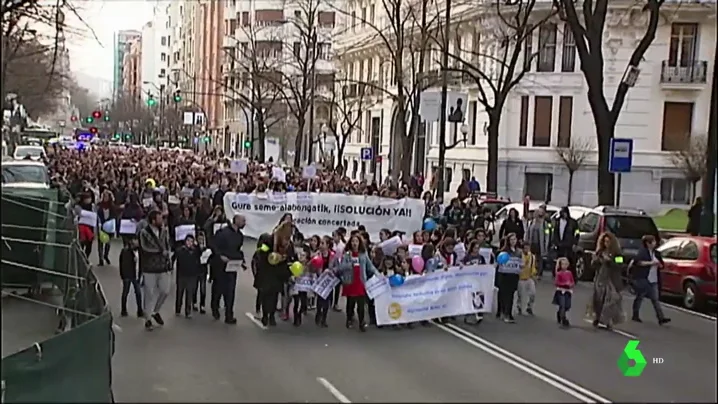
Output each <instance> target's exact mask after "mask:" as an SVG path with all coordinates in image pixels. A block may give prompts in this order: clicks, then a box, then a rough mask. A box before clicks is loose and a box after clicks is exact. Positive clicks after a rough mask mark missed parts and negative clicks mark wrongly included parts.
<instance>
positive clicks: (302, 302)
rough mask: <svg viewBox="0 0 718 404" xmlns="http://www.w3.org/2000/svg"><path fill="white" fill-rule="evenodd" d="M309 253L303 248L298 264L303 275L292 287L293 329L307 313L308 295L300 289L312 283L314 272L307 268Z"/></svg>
mask: <svg viewBox="0 0 718 404" xmlns="http://www.w3.org/2000/svg"><path fill="white" fill-rule="evenodd" d="M310 256H311V251H310V250H309V247H308V246H304V252H303V254H301V255H300V257H299V262H301V263H302V265H304V273H303V274H301V275H300V276H298V277H296V278H294V286H293V288H292V301H293V306H292V311H293V314H294V316H293V324H294V326H295V327H299V326H300V325H302V315H303V314H305V313H306V312H307V303H308V293H309V292H307V291H306V290H304V289H302V287H303V286H304V285H312V283H313V282H314V272H313V270H312V268H310V267H309V259H308V258H309V257H310Z"/></svg>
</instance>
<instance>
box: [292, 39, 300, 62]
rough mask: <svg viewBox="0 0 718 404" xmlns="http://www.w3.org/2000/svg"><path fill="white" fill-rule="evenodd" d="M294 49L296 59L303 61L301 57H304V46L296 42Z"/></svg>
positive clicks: (293, 45)
mask: <svg viewBox="0 0 718 404" xmlns="http://www.w3.org/2000/svg"><path fill="white" fill-rule="evenodd" d="M292 49H293V52H294V57H295V58H297V59H301V57H302V56H301V54H302V45H301V44H300V43H299V42H294V43H293V44H292Z"/></svg>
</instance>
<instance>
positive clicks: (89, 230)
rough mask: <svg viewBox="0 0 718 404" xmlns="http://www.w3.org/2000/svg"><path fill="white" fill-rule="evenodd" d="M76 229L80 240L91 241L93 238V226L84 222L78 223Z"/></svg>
mask: <svg viewBox="0 0 718 404" xmlns="http://www.w3.org/2000/svg"><path fill="white" fill-rule="evenodd" d="M77 231H78V232H79V233H80V241H92V240H94V239H95V229H94V227H91V226H88V225H86V224H78V225H77Z"/></svg>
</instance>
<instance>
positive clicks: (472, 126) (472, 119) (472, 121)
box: [469, 101, 479, 146]
mask: <svg viewBox="0 0 718 404" xmlns="http://www.w3.org/2000/svg"><path fill="white" fill-rule="evenodd" d="M478 107H479V103H478V102H477V101H469V143H470V144H471V145H472V146H476V113H477V112H478Z"/></svg>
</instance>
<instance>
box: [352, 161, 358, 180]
mask: <svg viewBox="0 0 718 404" xmlns="http://www.w3.org/2000/svg"><path fill="white" fill-rule="evenodd" d="M358 170H359V163H358V162H357V161H356V160H352V178H355V179H356V177H357V171H358Z"/></svg>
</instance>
